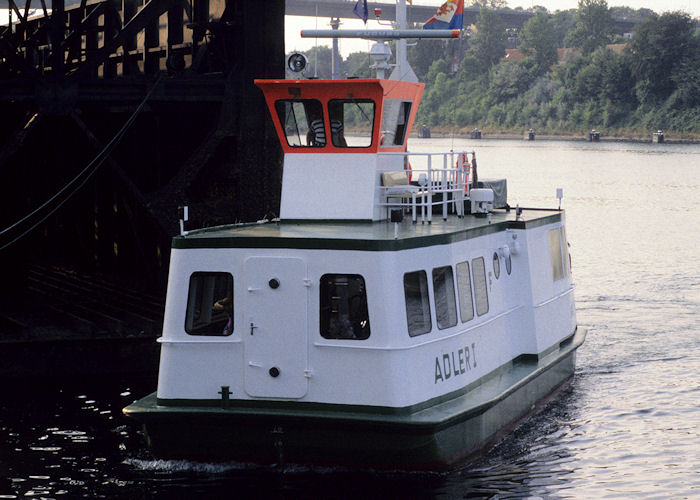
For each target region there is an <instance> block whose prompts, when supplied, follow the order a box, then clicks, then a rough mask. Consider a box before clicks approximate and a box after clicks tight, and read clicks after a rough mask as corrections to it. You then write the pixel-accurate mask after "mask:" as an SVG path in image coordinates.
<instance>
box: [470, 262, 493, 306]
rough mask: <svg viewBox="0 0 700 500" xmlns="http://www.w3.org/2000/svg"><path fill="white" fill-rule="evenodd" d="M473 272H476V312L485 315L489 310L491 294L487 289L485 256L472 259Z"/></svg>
mask: <svg viewBox="0 0 700 500" xmlns="http://www.w3.org/2000/svg"><path fill="white" fill-rule="evenodd" d="M472 272H473V273H474V299H475V302H476V314H478V315H479V316H483V315H484V314H486V313H487V312H489V296H488V293H487V291H486V265H485V264H484V258H483V257H477V258H476V259H473V260H472Z"/></svg>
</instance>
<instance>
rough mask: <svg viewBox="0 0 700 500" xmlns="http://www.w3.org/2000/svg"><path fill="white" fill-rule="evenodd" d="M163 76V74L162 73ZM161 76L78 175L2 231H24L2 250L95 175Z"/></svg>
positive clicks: (61, 204) (4, 247)
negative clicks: (30, 222)
mask: <svg viewBox="0 0 700 500" xmlns="http://www.w3.org/2000/svg"><path fill="white" fill-rule="evenodd" d="M161 76H162V75H161ZM161 76H158V79H157V80H156V81H155V83H154V84H153V86H152V87H151V89H150V90H149V91H148V93H147V94H146V96H145V97H144V98H143V101H141V104H139V105H138V107H137V108H136V110H135V111H134V113H133V114H132V115H131V116H130V117H129V119H128V120H127V121H126V122H125V123H124V125H123V126H122V128H121V129H119V131H118V132H117V133H116V135H115V136H114V137H112V140H111V141H109V143H107V145H106V146H105V147H104V149H102V151H100V152H99V153H98V154H97V156H96V157H95V158H94V159H93V160H92V161H91V162H90V163H88V165H87V166H86V167H85V168H84V169H83V170H81V171H80V173H79V174H78V175H76V176H75V177H74V178H73V179H72V180H71V181H70V182H69V183H68V184H66V185H65V186H63V187H62V188H61V189H60V190H59V191H58V192H57V193H56V194H54V195H53V196H52V197H51V198H49V199H48V200H46V201H45V202H44V203H43V204H41V205H40V206H39V207H37V208H36V209H34V210H33V211H32V212H31V213H29V214H27V215H25V216H24V217H22V218H21V219H20V220H18V221H17V222H15V223H14V224H12V225H11V226H9V227H7V228H5V229H3V230H2V231H0V240H1V239H2V238H4V237H6V235H7V234H8V233H10V232H12V231H15V230H18V231H22V232H21V234H19V236H17V237H16V238H14V239H12V240H10V241H9V242H7V243H5V244H3V245H2V246H0V251H2V250H4V249H6V248H7V247H9V246H10V245H12V244H14V243H15V242H17V241H18V240H20V239H21V238H23V237H24V236H25V235H27V234H28V233H30V232H31V231H33V230H34V229H36V228H37V227H38V226H39V225H40V224H41V223H43V222H44V221H45V220H46V219H48V218H49V217H50V216H51V215H53V214H54V213H55V212H56V211H57V210H58V209H59V208H61V207H62V206H63V205H64V204H65V203H66V202H67V201H68V200H70V199H71V198H72V197H73V195H75V194H76V193H77V192H78V191H79V190H80V188H82V187H83V186H84V185H85V183H86V182H87V181H88V180H89V179H90V178H91V177H92V176H93V174H94V173H95V172H97V169H98V168H99V167H100V166H101V165H102V163H103V162H104V161H105V160H106V159H107V157H108V156H109V154H110V153H111V152H112V150H113V149H114V147H115V146H116V145H117V144H118V143H119V141H120V140H121V139H122V137H124V134H125V133H126V131H127V130H128V129H129V127H131V125H132V124H133V123H134V120H136V117H137V116H138V115H139V113H140V112H141V110H142V109H143V107H144V106H145V105H146V102H147V101H148V99H149V98H150V97H151V94H153V91H154V90H155V89H156V87H157V86H158V84H159V83H160V79H161ZM68 191H70V192H69V193H68V195H67V196H66V197H65V199H63V200H62V201H60V202H59V203H58V205H56V206H55V207H53V208H51V207H50V205H51V204H52V203H53V202H54V201H55V200H57V199H58V198H60V197H61V196H62V195H63V194H64V193H66V192H68ZM44 210H46V212H45V213H43V214H42V213H41V212H42V211H44ZM37 215H38V217H39V220H38V221H37V222H36V223H35V224H33V225H32V226H30V227H29V228H28V229H26V230H22V227H21V226H22V225H23V224H25V223H27V222H28V221H29V220H30V219H32V218H33V217H35V216H37Z"/></svg>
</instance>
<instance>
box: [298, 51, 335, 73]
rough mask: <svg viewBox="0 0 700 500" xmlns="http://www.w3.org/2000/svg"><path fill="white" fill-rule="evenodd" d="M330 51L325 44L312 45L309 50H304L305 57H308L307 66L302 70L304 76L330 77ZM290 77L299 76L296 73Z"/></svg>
mask: <svg viewBox="0 0 700 500" xmlns="http://www.w3.org/2000/svg"><path fill="white" fill-rule="evenodd" d="M332 52H333V51H332V50H331V48H330V47H327V46H325V45H319V46H317V47H312V48H311V50H309V51H308V52H306V57H307V58H308V59H309V66H308V68H307V69H306V70H305V71H304V75H305V76H306V77H309V76H318V78H330V77H331V71H332V70H331V55H332ZM292 78H299V76H298V75H297V76H294V77H292Z"/></svg>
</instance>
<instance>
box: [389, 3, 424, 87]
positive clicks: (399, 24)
mask: <svg viewBox="0 0 700 500" xmlns="http://www.w3.org/2000/svg"><path fill="white" fill-rule="evenodd" d="M396 28H397V29H398V30H400V31H401V30H405V29H406V0H396ZM389 80H401V81H404V82H417V81H418V77H417V76H416V74H415V73H414V72H413V68H411V65H410V64H408V50H407V45H406V39H405V38H399V39H398V40H397V42H396V67H395V68H394V71H393V72H392V73H391V76H390V77H389Z"/></svg>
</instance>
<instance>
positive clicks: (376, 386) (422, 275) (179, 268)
mask: <svg viewBox="0 0 700 500" xmlns="http://www.w3.org/2000/svg"><path fill="white" fill-rule="evenodd" d="M256 84H257V86H258V87H259V88H260V89H261V90H262V92H263V93H264V94H265V99H266V101H267V104H268V107H269V111H270V114H271V116H272V121H273V123H274V126H275V129H276V131H277V134H278V136H279V140H280V143H281V145H282V148H283V150H284V169H283V184H282V198H281V209H280V217H279V220H273V221H265V222H261V223H254V224H247V225H231V226H223V227H216V228H208V229H202V230H196V231H191V232H189V233H184V234H182V235H180V236H177V237H175V238H174V240H173V248H172V257H171V263H170V274H169V282H168V294H167V303H166V311H165V322H164V325H163V335H162V338H160V339H159V342H160V343H161V359H160V372H159V379H158V388H157V391H156V392H155V393H153V394H151V395H149V396H146V397H145V398H143V399H141V400H139V401H136V402H134V403H133V404H132V405H130V406H128V407H127V408H126V409H125V410H124V412H125V413H126V414H127V415H128V416H130V417H133V418H135V419H137V420H139V421H141V422H142V423H143V425H144V427H145V431H146V435H147V437H148V441H149V444H150V446H151V447H152V451H153V454H154V455H155V456H156V457H162V458H188V459H203V460H237V461H243V462H255V463H280V462H288V463H321V464H349V465H353V466H360V467H374V468H376V467H379V468H390V469H446V468H452V467H455V466H457V465H459V464H460V463H463V462H464V461H465V460H466V459H468V458H469V457H470V456H471V455H473V454H474V453H476V452H478V451H479V450H481V449H483V448H484V447H485V446H487V445H489V444H490V443H493V442H494V440H496V439H497V438H498V437H499V436H502V435H503V432H504V431H506V430H507V429H509V428H510V427H512V425H513V424H514V423H515V422H517V421H518V420H519V419H521V418H522V417H523V416H525V415H526V414H528V413H529V412H530V411H531V410H532V409H533V407H534V406H535V405H536V404H537V403H538V402H539V401H541V400H543V399H544V398H546V397H547V396H548V395H550V394H552V393H553V391H555V390H556V389H557V388H559V387H560V386H562V384H564V383H565V382H566V381H567V380H568V379H570V377H571V376H572V375H573V373H574V363H575V353H576V349H577V348H578V347H579V346H580V345H581V344H582V343H583V341H584V337H585V331H584V330H583V329H581V328H577V325H576V315H575V309H574V293H573V285H572V281H571V271H570V265H569V257H568V251H567V239H566V232H565V227H564V223H565V220H564V212H563V210H560V209H558V208H554V209H537V210H534V209H527V210H522V211H521V210H520V209H517V210H516V209H511V208H510V207H509V206H508V204H507V200H506V199H505V193H506V187H505V181H492V182H491V181H479V179H478V178H477V172H476V165H475V163H476V162H475V158H474V153H472V152H447V153H445V154H440V155H419V154H411V153H408V152H407V146H406V142H407V138H408V137H409V134H410V133H411V127H412V125H413V122H414V119H415V115H416V111H417V108H418V105H419V102H420V98H421V94H422V91H423V85H422V84H420V83H412V82H400V81H394V80H384V79H350V80H260V81H256Z"/></svg>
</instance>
